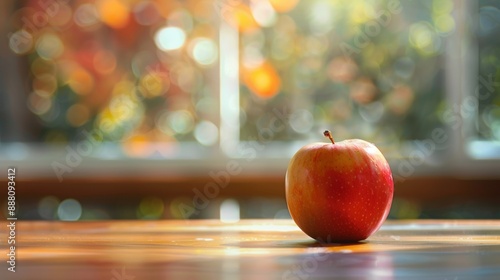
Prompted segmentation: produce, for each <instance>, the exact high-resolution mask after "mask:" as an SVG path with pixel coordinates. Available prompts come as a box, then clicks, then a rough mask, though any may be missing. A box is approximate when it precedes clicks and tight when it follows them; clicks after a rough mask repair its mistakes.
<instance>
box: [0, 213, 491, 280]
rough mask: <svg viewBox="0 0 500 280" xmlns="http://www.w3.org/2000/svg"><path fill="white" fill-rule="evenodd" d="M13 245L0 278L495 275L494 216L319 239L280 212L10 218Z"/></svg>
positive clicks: (391, 224)
mask: <svg viewBox="0 0 500 280" xmlns="http://www.w3.org/2000/svg"><path fill="white" fill-rule="evenodd" d="M6 228H7V227H5V226H3V227H2V229H1V230H0V231H1V236H2V242H1V244H2V248H3V249H5V240H6V237H7V236H8V232H7V231H6ZM16 245H17V247H16V256H17V258H16V272H15V273H12V272H9V271H7V267H8V265H5V262H4V261H2V262H3V263H4V265H2V271H1V272H0V278H1V279H50V280H54V279H71V280H77V279H106V280H110V279H111V280H132V279H135V280H140V279H256V280H257V279H259V280H261V279H500V221H453V220H441V221H435V220H431V221H423V220H415V221H387V222H386V223H385V224H384V225H383V227H382V228H381V229H380V230H379V231H378V232H377V233H376V234H375V235H373V236H371V237H370V238H369V239H368V240H366V241H363V242H360V243H356V244H329V245H325V244H319V243H317V242H314V240H312V239H310V238H309V237H307V236H306V235H305V234H304V233H302V232H301V231H300V230H299V228H297V226H296V225H295V224H294V223H293V222H292V221H290V220H244V221H240V222H238V223H232V224H224V223H221V222H219V221H216V220H197V221H194V220H192V221H169V220H166V221H100V222H35V221H34V222H29V221H17V228H16ZM4 252H6V250H2V256H4V257H3V258H2V260H5V259H6V255H5V253H4Z"/></svg>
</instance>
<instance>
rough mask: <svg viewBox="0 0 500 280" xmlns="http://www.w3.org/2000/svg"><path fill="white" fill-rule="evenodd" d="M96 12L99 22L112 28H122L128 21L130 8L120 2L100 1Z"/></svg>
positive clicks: (117, 0) (115, 0) (111, 0)
mask: <svg viewBox="0 0 500 280" xmlns="http://www.w3.org/2000/svg"><path fill="white" fill-rule="evenodd" d="M97 10H98V11H99V15H100V16H101V21H102V22H104V23H105V24H107V25H108V26H110V27H112V28H117V29H118V28H123V27H125V26H126V25H127V23H128V21H129V19H130V8H129V7H128V5H127V4H126V3H125V2H124V1H121V0H100V1H98V2H97Z"/></svg>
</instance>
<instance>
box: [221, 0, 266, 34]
mask: <svg viewBox="0 0 500 280" xmlns="http://www.w3.org/2000/svg"><path fill="white" fill-rule="evenodd" d="M221 16H222V17H223V18H224V20H225V21H226V22H228V23H229V24H231V25H232V26H234V27H237V28H238V30H239V31H240V32H251V31H253V30H255V29H256V28H258V27H259V25H258V23H257V22H256V21H255V19H254V18H253V15H252V11H251V10H250V8H249V7H248V6H246V5H244V4H239V5H237V6H231V7H223V8H222V9H221Z"/></svg>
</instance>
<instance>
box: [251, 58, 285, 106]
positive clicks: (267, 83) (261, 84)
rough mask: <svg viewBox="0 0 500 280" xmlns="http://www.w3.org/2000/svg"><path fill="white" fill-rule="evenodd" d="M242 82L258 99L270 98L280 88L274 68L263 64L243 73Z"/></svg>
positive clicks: (279, 81) (278, 78)
mask: <svg viewBox="0 0 500 280" xmlns="http://www.w3.org/2000/svg"><path fill="white" fill-rule="evenodd" d="M243 76H244V77H243V80H244V82H245V84H246V85H247V86H248V88H249V89H250V90H251V91H252V92H253V93H254V94H255V95H257V96H258V97H260V98H271V97H273V96H275V95H276V94H277V93H278V92H279V90H280V88H281V79H280V77H279V75H278V73H277V71H276V69H274V67H273V66H272V65H271V64H269V63H263V64H261V65H259V66H257V67H255V68H251V69H246V70H244V72H243Z"/></svg>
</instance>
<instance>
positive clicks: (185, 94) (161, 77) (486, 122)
mask: <svg viewBox="0 0 500 280" xmlns="http://www.w3.org/2000/svg"><path fill="white" fill-rule="evenodd" d="M1 5H3V6H2V8H4V9H2V10H4V11H11V13H9V15H10V16H6V17H3V18H2V19H1V20H0V21H3V23H2V26H5V27H2V28H4V30H2V32H3V33H4V34H7V37H8V40H9V42H8V43H9V45H8V47H6V48H3V49H1V50H0V55H1V56H2V57H3V58H5V60H2V61H5V62H6V63H2V64H3V65H2V66H0V67H1V70H2V72H3V73H4V75H2V76H3V79H2V80H0V90H1V92H0V98H1V100H2V106H1V110H2V113H1V115H2V120H3V121H2V123H3V124H2V126H1V127H0V142H1V143H2V145H1V148H0V157H1V158H2V159H8V160H9V161H19V163H20V164H22V165H24V166H25V168H27V169H26V170H30V172H27V173H28V174H33V176H35V175H40V174H45V176H47V174H56V175H58V174H59V175H61V176H62V174H64V176H69V175H82V174H86V173H85V172H97V173H99V172H100V173H102V174H109V172H110V171H109V169H110V167H113V169H114V170H118V171H116V172H117V174H121V173H127V172H124V171H127V170H130V168H131V166H134V168H139V169H141V170H143V171H147V170H149V171H151V170H163V169H165V166H168V170H170V171H166V173H162V174H169V173H168V172H172V173H177V172H182V170H185V168H186V167H192V168H194V167H198V168H199V170H205V169H206V168H207V167H210V166H216V165H218V164H220V165H223V164H224V162H225V159H227V158H236V159H246V160H244V161H243V162H247V163H248V166H249V168H248V169H245V170H247V171H250V170H258V171H259V172H274V171H276V170H280V171H281V170H282V169H283V168H284V167H286V162H287V160H288V158H289V157H290V156H291V155H292V154H293V153H294V152H295V151H296V150H297V149H298V148H299V147H300V146H302V145H304V144H306V143H309V142H314V141H321V140H322V139H321V137H322V135H321V132H322V130H324V129H331V130H332V131H333V134H334V137H335V138H336V139H339V140H341V139H346V138H363V139H366V140H369V141H371V142H374V143H376V144H377V146H378V147H380V149H381V150H382V151H383V152H384V154H385V155H386V156H387V157H388V159H389V160H390V161H391V164H393V166H394V168H393V171H394V172H395V176H396V177H399V178H401V179H404V178H407V177H409V176H413V175H415V174H418V173H419V172H432V171H433V170H439V171H440V172H445V171H449V172H457V170H464V169H467V170H483V171H484V170H488V169H489V170H493V169H494V164H495V162H496V161H495V159H498V157H499V156H500V153H499V152H498V151H499V148H498V139H499V137H500V130H499V129H500V126H499V123H500V113H499V112H500V111H499V109H498V106H499V104H500V103H499V100H498V99H499V83H500V76H499V74H498V73H499V71H498V69H499V60H498V57H499V50H498V46H499V44H498V38H497V36H495V34H497V33H498V30H499V28H500V27H499V24H498V22H499V18H500V12H499V8H500V7H499V5H498V4H497V3H496V2H495V1H479V3H478V4H474V3H469V2H468V1H459V0H456V1H451V0H446V1H437V0H428V1H407V0H403V1H398V0H380V1H368V2H367V1H361V0H349V1H347V0H342V1H325V0H313V1H298V0H296V1H275V0H252V1H243V0H209V1H170V0H142V1H125V0H92V1H91V0H82V1H66V0H64V1H63V0H48V1H19V2H17V1H15V2H14V1H5V2H4V3H2V4H1ZM4 23H5V24H4ZM475 23H477V29H476V26H475V25H476V24H475ZM476 31H477V32H476ZM476 35H477V36H476ZM476 50H477V52H476ZM475 65H477V71H475V70H474V69H475V68H476V66H475ZM476 76H477V77H479V78H478V79H475V78H474V77H476ZM476 80H477V81H478V82H477V83H476ZM478 83H479V84H478ZM474 86H476V88H477V89H478V91H477V95H475V93H476V91H475V90H474ZM484 158H488V159H489V161H487V162H484V161H482V160H481V159H484ZM456 159H464V162H466V164H467V168H465V167H464V165H462V164H459V163H456V162H459V161H457V160H456ZM159 161H162V162H164V163H163V164H166V165H162V166H160V165H159V164H158V162H159ZM471 164H473V165H476V166H478V167H476V169H474V168H472V169H470V168H469V167H470V165H471ZM482 164H485V165H484V166H486V167H487V168H484V166H483V165H482ZM77 166H78V167H77ZM115 167H116V168H115ZM65 168H66V169H65ZM204 168H205V169H204ZM57 170H59V171H57ZM70 170H71V171H70ZM184 173H185V171H184ZM184 173H183V174H184Z"/></svg>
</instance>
